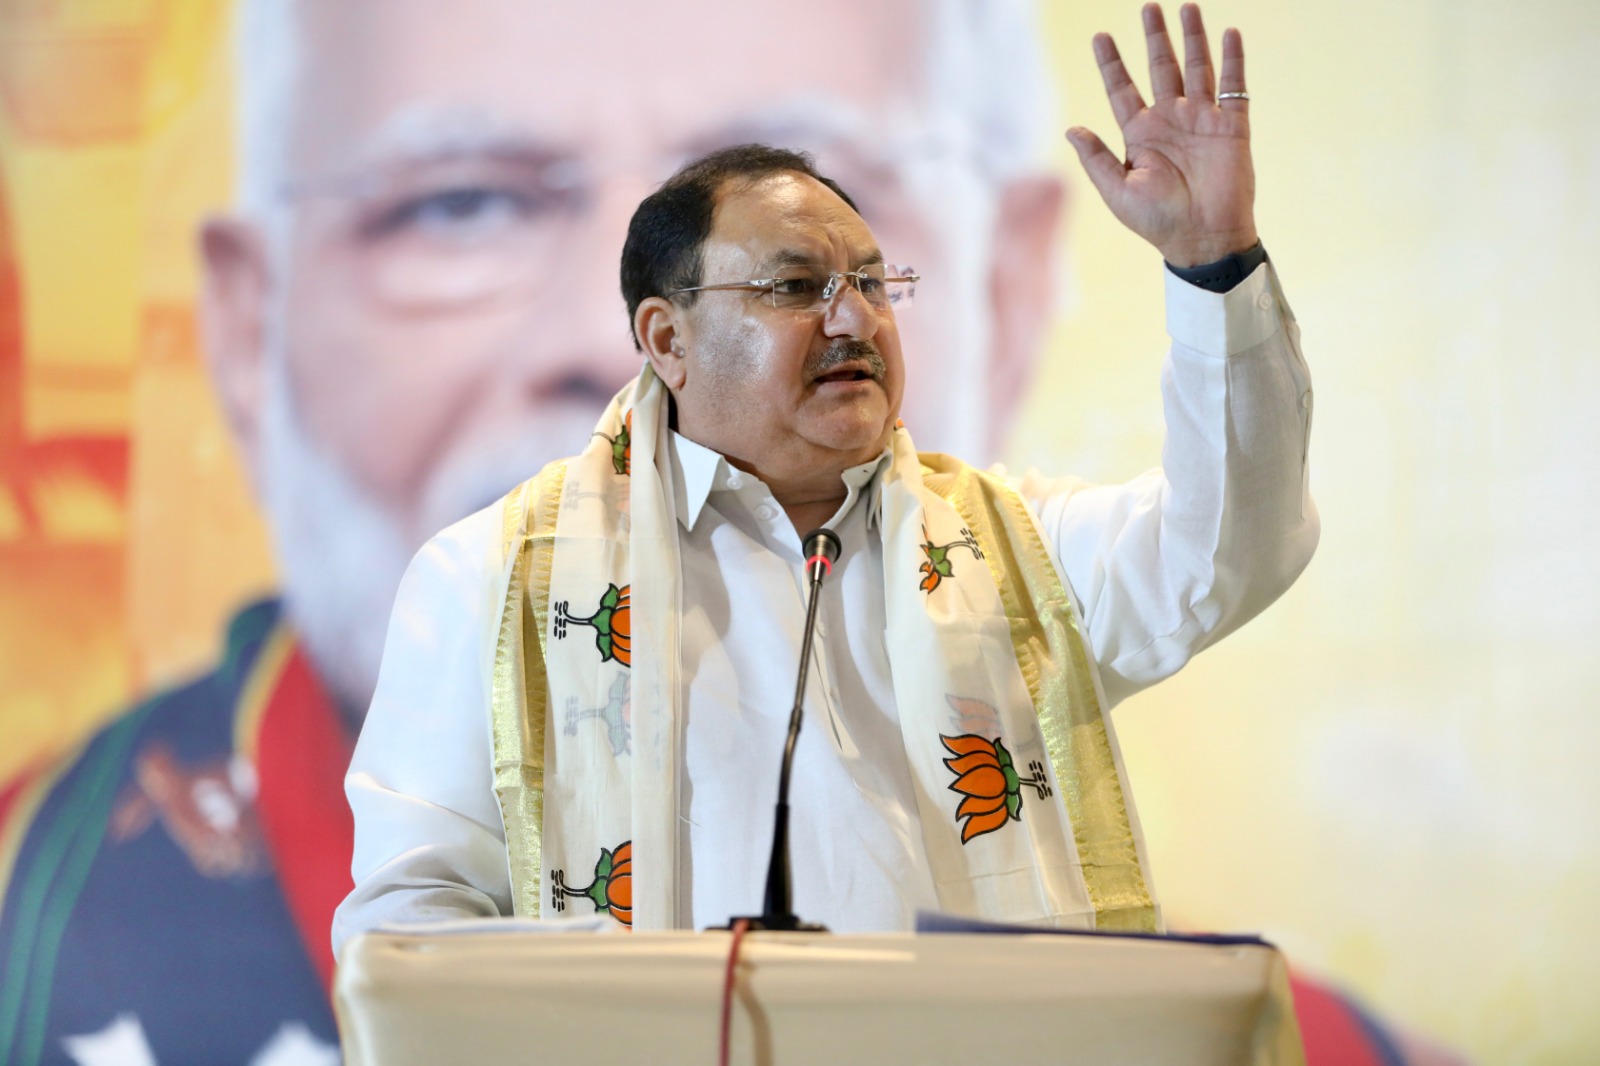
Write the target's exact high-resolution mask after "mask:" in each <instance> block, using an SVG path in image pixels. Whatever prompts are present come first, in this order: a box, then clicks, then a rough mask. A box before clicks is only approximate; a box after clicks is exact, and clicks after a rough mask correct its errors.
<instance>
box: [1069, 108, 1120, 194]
mask: <svg viewBox="0 0 1600 1066" xmlns="http://www.w3.org/2000/svg"><path fill="white" fill-rule="evenodd" d="M1067 140H1068V141H1069V142H1070V143H1071V144H1072V147H1073V148H1075V149H1077V152H1078V162H1080V163H1082V164H1083V169H1084V172H1085V173H1086V174H1088V175H1089V180H1090V181H1091V182H1093V183H1094V187H1095V188H1096V189H1097V190H1098V191H1099V193H1100V195H1101V196H1102V197H1103V198H1104V199H1105V200H1106V202H1108V203H1110V202H1113V201H1112V197H1113V196H1114V195H1116V193H1117V192H1119V191H1121V186H1122V181H1123V178H1124V177H1126V175H1127V168H1126V167H1124V166H1123V164H1122V160H1120V159H1118V158H1117V157H1116V156H1115V155H1113V154H1112V153H1111V149H1109V148H1107V147H1106V142H1105V141H1102V140H1101V139H1100V138H1099V137H1097V136H1096V135H1095V134H1094V133H1093V132H1091V131H1090V130H1086V129H1084V128H1083V127H1082V126H1074V127H1072V128H1071V129H1069V130H1068V131H1067Z"/></svg>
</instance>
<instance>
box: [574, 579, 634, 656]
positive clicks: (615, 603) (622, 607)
mask: <svg viewBox="0 0 1600 1066" xmlns="http://www.w3.org/2000/svg"><path fill="white" fill-rule="evenodd" d="M630 587H631V586H629V585H623V586H622V587H621V588H618V587H617V586H616V585H609V586H607V587H606V591H605V595H603V596H601V597H600V607H599V609H598V610H596V611H595V613H594V614H592V615H589V616H588V617H587V618H584V617H581V616H579V615H575V614H573V613H572V610H571V608H570V607H569V606H568V604H567V601H566V600H562V601H561V602H560V603H558V604H556V620H555V631H556V639H557V640H561V639H563V638H565V637H566V635H567V627H568V626H589V627H591V628H592V629H593V630H594V631H595V638H594V643H595V646H596V647H597V648H599V649H600V660H601V662H606V661H608V660H611V659H615V660H616V661H617V662H619V663H621V664H622V665H623V666H632V665H633V632H632V626H633V620H632V618H631V612H630V610H629V608H628V589H629V588H630Z"/></svg>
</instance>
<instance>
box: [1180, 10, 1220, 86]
mask: <svg viewBox="0 0 1600 1066" xmlns="http://www.w3.org/2000/svg"><path fill="white" fill-rule="evenodd" d="M1178 18H1179V21H1181V22H1182V23H1183V95H1185V96H1187V97H1188V98H1189V99H1191V100H1197V101H1199V102H1201V103H1207V104H1209V103H1211V102H1212V100H1214V99H1215V98H1216V97H1215V93H1216V91H1217V90H1216V85H1215V83H1214V82H1213V79H1212V68H1211V45H1210V44H1209V43H1207V41H1206V26H1205V23H1204V22H1203V21H1201V18H1200V9H1199V8H1198V7H1196V6H1195V5H1194V4H1184V5H1183V7H1182V8H1180V9H1179V11H1178Z"/></svg>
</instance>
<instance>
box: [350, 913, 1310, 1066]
mask: <svg viewBox="0 0 1600 1066" xmlns="http://www.w3.org/2000/svg"><path fill="white" fill-rule="evenodd" d="M495 924H496V923H493V922H487V923H480V925H481V926H482V927H483V931H481V932H470V933H464V934H463V933H461V932H460V931H459V930H460V928H461V926H460V925H459V923H458V924H456V925H455V926H454V929H455V930H456V932H454V933H450V932H432V933H430V932H429V931H427V929H426V927H417V929H415V930H407V931H405V932H379V933H369V934H366V935H364V936H361V937H357V938H355V939H354V940H352V941H351V942H350V943H348V944H347V945H346V946H345V949H344V951H343V953H342V955H341V958H340V965H339V972H338V976H337V979H336V981H335V1001H336V1009H337V1011H338V1015H339V1028H340V1031H341V1036H342V1040H343V1045H344V1056H345V1062H346V1063H348V1064H350V1066H409V1064H413V1063H414V1064H419V1066H420V1064H423V1063H427V1064H430V1066H431V1064H435V1063H447V1062H472V1063H501V1062H504V1063H513V1062H515V1063H547V1062H548V1063H628V1064H638V1063H660V1064H672V1063H694V1064H696V1066H705V1064H709V1063H715V1062H716V1061H717V1051H718V1039H719V1031H720V1028H719V1027H720V1021H721V1005H722V991H723V984H724V976H725V972H726V966H727V956H728V951H729V947H730V940H731V935H730V934H728V933H724V932H705V933H689V932H677V933H670V932H669V933H632V934H628V933H620V932H619V933H616V934H606V935H596V934H593V933H570V934H557V935H550V934H544V933H530V932H519V931H516V930H515V929H511V930H496V929H495ZM736 974H737V976H736V983H735V986H734V995H733V1016H732V1030H731V1032H732V1040H731V1055H732V1058H731V1061H733V1062H736V1063H759V1064H763V1066H765V1064H773V1066H781V1064H788V1063H853V1062H860V1063H873V1064H878V1066H882V1064H890V1063H926V1064H930V1066H931V1064H938V1063H961V1064H963V1066H969V1064H971V1063H974V1062H1007V1063H1029V1064H1044V1063H1140V1064H1149V1066H1156V1064H1168V1063H1171V1064H1174V1066H1176V1064H1179V1063H1181V1064H1183V1066H1203V1064H1208V1063H1215V1064H1218V1066H1221V1064H1229V1066H1238V1064H1252V1066H1280V1064H1282V1066H1291V1064H1292V1066H1302V1064H1303V1063H1304V1061H1305V1058H1304V1054H1303V1052H1302V1050H1301V1046H1300V1036H1299V1031H1298V1028H1297V1027H1296V1024H1295V1018H1294V1010H1293V1004H1292V1002H1291V999H1290V994H1289V984H1288V973H1287V968H1286V966H1285V964H1284V961H1283V958H1282V956H1281V955H1280V954H1279V953H1278V952H1277V950H1276V949H1274V948H1273V947H1271V946H1270V945H1268V944H1265V943H1262V942H1259V941H1250V942H1222V943H1208V942H1195V941H1191V940H1183V939H1167V938H1131V937H1116V936H1095V935H1078V936H1062V935H1051V934H1038V935H978V934H965V933H955V934H893V935H871V936H845V935H829V934H806V933H751V934H749V935H748V936H746V937H745V939H744V942H743V944H742V946H741V950H740V954H739V963H738V968H737V971H736Z"/></svg>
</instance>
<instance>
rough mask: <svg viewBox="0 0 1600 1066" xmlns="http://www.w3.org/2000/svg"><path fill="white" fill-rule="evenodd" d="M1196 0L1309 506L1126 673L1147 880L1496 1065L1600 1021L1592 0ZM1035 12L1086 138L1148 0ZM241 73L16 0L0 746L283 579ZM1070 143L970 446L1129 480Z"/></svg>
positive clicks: (1119, 375) (73, 710)
mask: <svg viewBox="0 0 1600 1066" xmlns="http://www.w3.org/2000/svg"><path fill="white" fill-rule="evenodd" d="M1171 14H1174V15H1175V12H1172V13H1171ZM1206 14H1207V19H1208V23H1209V25H1210V27H1211V29H1212V31H1213V34H1215V33H1218V32H1220V30H1221V28H1222V27H1223V26H1225V25H1237V26H1240V27H1241V28H1243V30H1244V32H1245V41H1246V48H1247V52H1248V56H1249V83H1250V87H1251V90H1252V92H1253V94H1254V97H1255V100H1254V103H1253V104H1252V108H1253V110H1252V118H1253V121H1254V126H1255V138H1256V146H1257V147H1256V152H1257V156H1256V158H1257V172H1258V179H1259V189H1260V195H1259V200H1258V215H1259V222H1260V228H1261V232H1262V234H1263V236H1264V238H1265V240H1266V242H1267V245H1268V247H1269V249H1270V250H1271V252H1272V255H1273V258H1274V260H1275V261H1276V263H1277V265H1278V268H1279V270H1280V273H1281V274H1282V276H1283V279H1284V282H1285V285H1286V288H1287V291H1288V295H1289V298H1290V300H1291V302H1292V303H1293V305H1294V308H1295V311H1296V313H1297V315H1298V318H1299V320H1300V323H1301V326H1302V329H1303V331H1304V337H1305V345H1306V351H1307V355H1308V358H1309V360H1310V362H1311V365H1312V370H1313V373H1314V375H1315V378H1316V385H1317V393H1316V395H1317V409H1316V412H1315V430H1314V434H1313V445H1312V483H1313V488H1314V492H1315V495H1316V498H1317V501H1318V504H1319V507H1320V510H1321V513H1322V516H1323V537H1322V544H1321V548H1320V550H1319V553H1318V555H1317V558H1316V559H1315V561H1314V562H1313V564H1312V566H1311V569H1310V570H1309V571H1308V572H1307V573H1306V575H1305V576H1304V577H1303V578H1302V579H1301V581H1300V582H1299V584H1298V585H1297V586H1296V587H1295V588H1294V589H1293V590H1292V591H1291V592H1290V593H1289V594H1288V595H1287V596H1286V597H1285V598H1284V599H1283V600H1282V601H1281V602H1280V603H1278V604H1277V605H1276V606H1274V607H1273V608H1272V609H1271V610H1270V611H1269V612H1268V613H1267V614H1266V615H1265V616H1264V617H1263V618H1261V619H1259V620H1258V621H1256V622H1255V623H1253V624H1251V625H1250V626H1248V627H1246V628H1245V629H1244V630H1242V631H1241V632H1239V633H1238V634H1236V635H1234V636H1232V637H1230V638H1229V639H1228V640H1226V641H1225V642H1224V643H1223V644H1221V645H1220V646H1218V647H1217V648H1215V649H1213V650H1211V651H1208V652H1207V653H1206V654H1204V655H1203V656H1201V657H1200V658H1199V659H1198V660H1197V661H1196V662H1195V663H1193V664H1192V665H1191V666H1190V667H1188V668H1187V669H1186V670H1185V671H1184V672H1183V673H1182V674H1180V675H1179V676H1178V677H1177V678H1175V679H1173V680H1172V681H1169V682H1167V683H1165V684H1163V685H1161V686H1159V687H1158V688H1156V689H1154V690H1152V691H1150V692H1148V693H1145V694H1143V695H1141V696H1138V697H1136V698H1134V699H1133V700H1130V701H1129V702H1128V703H1127V704H1125V705H1123V706H1122V707H1121V708H1120V709H1119V710H1118V711H1117V717H1118V721H1119V727H1120V729H1121V732H1122V738H1123V745H1124V752H1125V755H1126V758H1127V762H1128V767H1129V772H1130V774H1131V776H1132V779H1133V783H1134V787H1135V789H1136V791H1137V794H1138V800H1139V807H1140V811H1141V815H1142V819H1143V822H1144V825H1145V830H1146V833H1147V835H1148V838H1149V843H1150V851H1151V854H1152V857H1153V862H1154V865H1155V872H1156V877H1157V882H1158V884H1159V886H1160V888H1161V890H1162V893H1163V896H1164V898H1165V901H1166V904H1167V906H1168V908H1169V911H1170V913H1172V914H1173V915H1174V916H1176V917H1178V918H1179V919H1180V920H1181V921H1183V922H1184V923H1185V924H1187V925H1189V926H1192V927H1200V928H1212V929H1224V930H1229V929H1250V930H1261V931H1263V932H1264V933H1266V934H1267V935H1268V936H1270V937H1272V938H1273V939H1275V940H1277V941H1278V942H1279V943H1281V944H1282V945H1283V946H1284V947H1285V948H1286V949H1287V950H1288V952H1289V953H1290V955H1291V957H1292V958H1294V959H1295V960H1296V961H1297V962H1298V963H1299V965H1301V966H1302V967H1304V968H1306V969H1308V970H1309V971H1311V972H1315V973H1320V974H1323V975H1326V976H1329V977H1331V978H1333V979H1336V980H1338V981H1340V982H1343V983H1344V984H1346V985H1347V986H1348V987H1351V988H1352V989H1354V990H1356V991H1357V993H1358V994H1359V995H1361V996H1362V997H1363V998H1364V999H1365V1000H1366V1001H1368V1002H1369V1003H1370V1004H1371V1005H1373V1006H1375V1007H1377V1008H1378V1009H1380V1010H1381V1011H1383V1012H1385V1013H1387V1014H1389V1015H1391V1016H1393V1017H1395V1018H1398V1019H1403V1020H1404V1021H1405V1022H1407V1023H1409V1024H1411V1025H1413V1026H1415V1027H1417V1028H1420V1029H1422V1030H1424V1031H1427V1032H1430V1033H1432V1034H1435V1035H1437V1036H1438V1037H1440V1038H1441V1039H1443V1040H1445V1041H1447V1042H1449V1043H1451V1044H1453V1045H1455V1046H1457V1047H1459V1048H1461V1049H1462V1050H1464V1051H1466V1052H1469V1053H1471V1054H1474V1055H1476V1056H1481V1057H1482V1058H1484V1059H1485V1060H1487V1061H1495V1062H1510V1061H1517V1062H1552V1063H1555V1062H1571V1061H1579V1060H1583V1059H1586V1058H1590V1057H1592V1056H1594V1055H1595V1054H1596V1053H1597V1052H1600V1022H1596V1021H1595V1020H1594V1015H1593V1012H1592V1011H1590V1010H1589V1009H1587V1008H1586V1006H1585V1005H1586V1004H1587V1003H1588V1002H1589V1000H1590V998H1592V989H1593V988H1595V987H1597V986H1600V963H1596V961H1595V955H1594V953H1593V952H1590V951H1585V950H1580V946H1581V945H1585V944H1588V943H1592V942H1593V941H1594V939H1595V936H1596V933H1597V932H1600V929H1597V925H1600V923H1597V919H1596V917H1595V909H1594V906H1593V901H1594V900H1595V899H1596V898H1600V848H1597V846H1596V844H1597V822H1600V785H1597V784H1596V783H1595V781H1596V778H1595V775H1594V774H1593V772H1592V769H1591V764H1592V762H1593V760H1594V757H1595V755H1596V753H1597V752H1600V744H1597V739H1600V721H1597V718H1596V716H1595V714H1594V713H1593V712H1594V709H1595V707H1596V706H1597V703H1600V699H1597V697H1600V666H1597V665H1596V663H1597V662H1600V659H1597V657H1596V656H1594V655H1593V653H1592V651H1591V650H1590V648H1589V647H1588V644H1589V643H1590V641H1591V639H1592V637H1593V635H1594V634H1596V633H1600V598H1597V593H1600V580H1597V578H1600V553H1597V552H1596V551H1595V549H1594V548H1593V546H1592V544H1591V543H1590V542H1591V540H1592V536H1591V532H1592V530H1593V529H1594V528H1595V527H1596V524H1597V520H1600V505H1597V503H1596V502H1595V493H1594V487H1595V485H1596V484H1597V481H1600V479H1597V474H1600V469H1597V468H1600V419H1596V418H1595V417H1594V414H1593V408H1594V407H1595V405H1596V401H1597V400H1600V359H1596V358H1595V355H1596V352H1595V347H1596V346H1595V341H1594V339H1593V338H1592V337H1591V336H1590V335H1589V330H1588V329H1587V328H1586V327H1587V325H1588V324H1587V323H1586V322H1585V321H1584V319H1585V316H1584V314H1583V312H1582V311H1581V309H1582V308H1583V307H1585V306H1589V305H1590V304H1592V303H1593V300H1594V296H1593V294H1594V293H1595V292H1596V291H1597V290H1600V267H1597V265H1596V263H1597V260H1596V257H1595V254H1594V250H1595V248H1596V247H1597V245H1600V240H1597V238H1600V204H1597V202H1596V199H1595V197H1594V190H1595V189H1596V188H1600V137H1597V136H1596V133H1597V131H1600V100H1597V99H1596V97H1595V95H1594V94H1593V93H1590V92H1585V91H1583V90H1582V87H1583V86H1584V85H1585V84H1586V82H1587V78H1586V75H1588V73H1589V67H1590V66H1591V65H1592V62H1593V57H1594V55H1595V54H1596V52H1597V50H1600V9H1597V8H1595V7H1594V6H1593V5H1588V4H1579V3H1561V2H1556V0H1544V2H1538V3H1528V4H1521V5H1516V6H1514V7H1508V6H1506V5H1503V4H1498V3H1492V2H1490V0H1456V2H1453V3H1448V4H1447V3H1444V2H1442V0H1411V2H1407V3H1402V4H1380V3H1378V2H1376V0H1350V2H1346V3H1341V4H1314V5H1313V4H1303V3H1293V2H1292V3H1273V4H1269V3H1266V2H1264V0H1217V2H1214V3H1211V4H1209V5H1208V6H1207V8H1206ZM1037 21H1038V32H1039V34H1040V37H1041V43H1042V47H1043V49H1044V51H1045V54H1046V56H1047V58H1048V61H1049V63H1050V70H1051V76H1052V79H1053V86H1054V89H1055V92H1056V96H1057V99H1056V100H1055V106H1056V108H1057V111H1058V112H1059V113H1060V114H1061V115H1064V116H1066V117H1067V119H1068V120H1070V121H1071V122H1076V123H1083V124H1086V125H1088V126H1090V127H1091V128H1094V129H1096V130H1097V131H1099V132H1101V133H1102V134H1103V135H1105V136H1106V137H1107V139H1108V141H1109V142H1111V143H1113V145H1115V143H1116V142H1115V139H1114V127H1113V124H1112V122H1111V119H1110V116H1109V111H1108V109H1107V107H1106V105H1105V103H1104V97H1103V94H1102V93H1101V91H1100V88H1099V83H1098V75H1097V73H1096V71H1095V68H1094V65H1093V63H1092V60H1091V57H1090V54H1089V47H1088V40H1089V37H1090V35H1091V34H1092V33H1093V32H1094V31H1096V30H1100V29H1106V30H1110V31H1112V32H1113V33H1114V34H1115V35H1116V36H1117V38H1118V40H1119V42H1121V43H1122V45H1123V49H1124V52H1125V54H1126V55H1128V57H1129V58H1130V66H1132V67H1133V68H1134V69H1135V72H1136V73H1135V76H1136V78H1138V79H1139V80H1140V81H1141V82H1143V81H1144V76H1143V73H1142V61H1136V59H1135V57H1142V49H1141V48H1140V46H1139V44H1138V42H1139V38H1140V33H1139V29H1138V13H1137V7H1136V5H1135V4H1133V3H1109V2H1106V0H1094V2H1092V3H1074V4H1057V3H1050V4H1044V5H1041V10H1040V12H1039V16H1038V20H1037ZM233 93H234V79H233V51H232V43H231V40H230V38H229V12H228V10H227V8H226V6H225V5H222V4H218V3H206V2H201V0H0V149H3V154H0V779H7V778H10V777H12V776H13V775H15V774H17V773H20V772H23V771H24V770H26V769H28V768H30V767H33V766H37V765H39V764H40V763H41V762H45V761H48V760H51V759H53V758H57V757H60V756H62V755H64V754H66V753H69V752H71V751H72V750H73V749H74V747H75V746H76V745H78V744H79V743H81V742H82V739H83V738H84V737H86V736H87V735H89V734H90V733H91V732H92V730H93V729H94V728H95V727H96V726H97V725H98V724H99V723H101V722H103V721H105V720H106V719H107V718H108V717H109V716H110V715H113V714H115V713H116V712H117V711H118V710H119V709H120V708H122V707H124V706H126V705H127V703H128V702H129V701H130V700H132V699H134V698H135V697H136V696H137V695H138V694H140V693H143V692H146V691H149V690H150V689H152V688H154V687H158V686H161V685H165V684H170V683H172V682H174V681H176V680H179V679H181V678H183V677H186V676H188V675H190V674H192V673H194V672H196V671H199V670H202V669H204V668H205V667H206V666H207V664H208V663H209V662H210V661H211V660H212V659H213V658H214V657H215V655H216V653H217V646H218V641H219V639H220V636H219V634H220V631H221V629H222V627H223V625H224V624H225V621H226V619H227V617H228V616H229V615H230V613H231V612H232V611H233V610H234V609H235V608H236V607H237V606H238V605H239V604H240V603H242V602H244V601H245V600H247V599H248V598H250V597H252V596H256V595H260V594H263V593H265V592H267V591H269V590H271V589H272V588H273V587H274V582H275V577H274V574H273V568H272V564H271V561H270V554H269V551H268V546H267V537H266V534H265V532H264V530H263V528H262V526H261V524H260V521H259V519H258V517H257V515H256V512H255V508H254V505H253V503H252V502H251V493H250V490H249V487H248V485H247V483H246V480H245V478H244V477H243V475H242V473H241V470H240V466H239V463H238V461H237V459H236V456H235V453H234V450H233V448H232V445H231V443H230V438H229V435H228V431H227V429H226V427H225V425H224V421H223V419H222V416H221V415H220V413H219V411H218V409H217V407H216V405H215V402H214V399H213V396H212V388H211V384H210V381H209V379H208V376H207V373H206V369H205V365H204V363H203V360H202V358H201V353H200V342H199V328H198V325H197V319H196V303H195V301H196V294H197V287H198V278H199V274H198V267H197V257H196V252H195V237H194V231H195V227H196V224H197V221H198V219H199V218H200V217H201V216H202V215H203V214H205V213H206V212H208V211H211V210H215V209H217V208H219V207H222V206H224V205H226V204H227V203H228V202H229V200H230V197H231V196H232V194H233V189H234V185H235V173H234V169H235V163H234V156H233V153H232V150H231V147H230V145H231V143H232V140H233V136H234V128H233V126H234V112H233V106H234V102H233ZM1055 163H1056V164H1057V165H1058V167H1059V169H1060V171H1061V172H1062V173H1063V174H1065V175H1067V176H1068V181H1069V184H1070V191H1069V199H1068V206H1067V222H1066V226H1065V229H1064V232H1065V235H1066V236H1065V239H1064V244H1063V251H1062V253H1061V256H1062V262H1063V265H1064V267H1065V270H1064V277H1063V280H1062V284H1061V287H1060V295H1059V298H1058V300H1057V311H1056V316H1055V321H1054V323H1053V325H1052V327H1051V331H1050V339H1049V343H1048V346H1047V347H1048V350H1047V352H1046V354H1045V356H1044V358H1043V359H1042V360H1041V362H1040V365H1039V369H1038V372H1037V376H1036V378H1035V379H1034V384H1033V386H1032V387H1031V388H1030V389H1029V390H1028V391H1027V393H1026V398H1025V400H1024V404H1023V408H1022V410H1021V413H1020V416H1019V417H1018V418H1017V419H1016V421H1015V424H1014V426H1013V427H1012V428H1011V431H1010V433H1009V435H1008V436H1007V437H1006V439H1005V444H1004V448H1003V452H1002V455H1001V456H1000V457H1002V458H1004V459H1005V460H1006V461H1007V462H1008V463H1009V464H1011V465H1012V466H1014V467H1020V466H1026V465H1030V464H1032V465H1037V466H1039V467H1041V468H1044V469H1049V470H1052V471H1062V472H1066V471H1070V472H1074V473H1077V474H1080V475H1083V476H1085V477H1088V478H1091V479H1094V480H1119V479H1123V478H1126V477H1130V476H1132V475H1134V474H1136V473H1138V472H1140V471H1141V470H1143V469H1145V468H1147V467H1148V466H1150V465H1153V464H1154V463H1155V462H1156V461H1157V458H1158V456H1159V448H1160V439H1161V414H1160V406H1159V400H1158V394H1157V375H1158V371H1159V365H1160V359H1161V353H1162V351H1163V350H1164V339H1163V334H1162V328H1161V303H1160V295H1161V294H1160V274H1159V270H1160V264H1159V262H1158V260H1157V259H1156V257H1155V255H1154V253H1153V252H1152V251H1151V250H1149V249H1148V248H1146V247H1143V246H1141V245H1140V244H1139V243H1138V242H1137V241H1136V240H1135V239H1134V238H1133V237H1131V236H1130V235H1128V234H1126V233H1125V232H1123V231H1122V230H1121V229H1120V228H1119V227H1118V226H1117V224H1116V223H1115V222H1114V220H1112V219H1111V218H1110V216H1109V214H1108V213H1107V212H1106V211H1105V210H1104V208H1103V207H1102V206H1101V205H1100V203H1099V201H1098V199H1097V198H1096V197H1095V195H1094V193H1093V190H1092V189H1091V188H1090V187H1089V186H1088V184H1087V182H1086V181H1085V180H1083V179H1082V177H1081V174H1080V173H1079V172H1078V171H1077V168H1076V163H1075V162H1074V161H1073V160H1072V159H1071V153H1070V150H1069V149H1067V147H1066V146H1065V144H1061V145H1060V147H1059V149H1058V151H1057V156H1056V159H1055ZM619 323H620V319H619ZM618 335H619V337H620V336H621V335H622V334H621V331H620V328H619V331H618ZM5 844H6V842H4V841H0V847H3V846H5Z"/></svg>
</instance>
